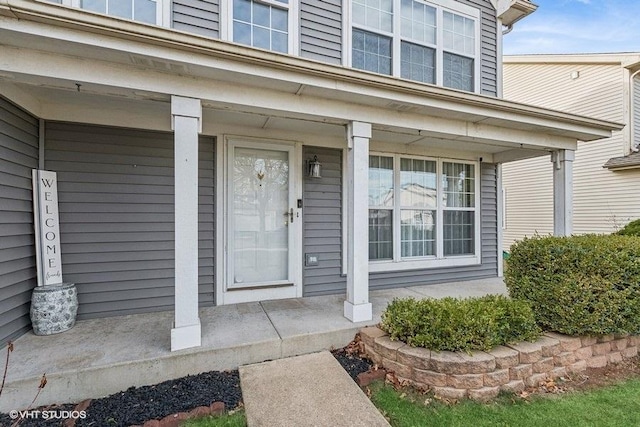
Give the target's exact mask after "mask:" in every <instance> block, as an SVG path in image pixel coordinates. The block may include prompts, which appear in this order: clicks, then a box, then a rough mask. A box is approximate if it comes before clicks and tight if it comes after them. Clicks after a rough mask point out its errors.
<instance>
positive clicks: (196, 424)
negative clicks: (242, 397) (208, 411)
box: [184, 411, 247, 427]
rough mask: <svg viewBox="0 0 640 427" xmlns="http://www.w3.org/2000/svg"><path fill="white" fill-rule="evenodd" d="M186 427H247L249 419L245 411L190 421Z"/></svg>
mask: <svg viewBox="0 0 640 427" xmlns="http://www.w3.org/2000/svg"><path fill="white" fill-rule="evenodd" d="M184 426H185V427H246V426H247V418H246V417H245V415H244V411H237V412H234V413H232V414H223V415H218V416H211V417H204V418H198V419H195V420H188V421H187V422H186V423H185V424H184Z"/></svg>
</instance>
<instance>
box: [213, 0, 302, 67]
mask: <svg viewBox="0 0 640 427" xmlns="http://www.w3.org/2000/svg"><path fill="white" fill-rule="evenodd" d="M254 1H257V2H259V3H264V4H266V5H269V6H274V7H277V8H279V9H286V10H288V11H289V14H288V18H289V22H288V25H289V28H288V36H289V46H288V52H287V54H289V55H299V54H300V41H299V40H300V25H299V13H300V11H299V9H300V7H299V2H298V1H297V0H289V3H287V4H285V3H280V2H278V1H274V0H254ZM219 7H220V9H219V11H220V12H219V13H220V39H221V40H226V41H229V42H233V0H230V1H224V0H223V1H221V2H220V6H219ZM243 46H246V45H243ZM250 47H252V46H250ZM256 49H259V48H256ZM271 52H275V51H271ZM275 53H282V52H275Z"/></svg>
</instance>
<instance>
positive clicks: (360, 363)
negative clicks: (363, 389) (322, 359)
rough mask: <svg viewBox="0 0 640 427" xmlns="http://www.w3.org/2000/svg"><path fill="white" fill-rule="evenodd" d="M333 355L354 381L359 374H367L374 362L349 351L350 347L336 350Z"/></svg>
mask: <svg viewBox="0 0 640 427" xmlns="http://www.w3.org/2000/svg"><path fill="white" fill-rule="evenodd" d="M332 353H333V357H335V358H336V359H337V360H338V362H340V364H341V365H342V367H343V368H344V370H345V371H347V373H348V374H349V375H350V376H351V378H353V380H354V381H355V380H356V378H357V377H358V374H360V373H362V372H367V371H368V370H369V369H371V367H372V366H373V362H372V361H370V360H369V359H367V358H364V357H362V356H360V355H358V354H357V352H352V351H349V347H345V348H340V349H338V350H334V351H332Z"/></svg>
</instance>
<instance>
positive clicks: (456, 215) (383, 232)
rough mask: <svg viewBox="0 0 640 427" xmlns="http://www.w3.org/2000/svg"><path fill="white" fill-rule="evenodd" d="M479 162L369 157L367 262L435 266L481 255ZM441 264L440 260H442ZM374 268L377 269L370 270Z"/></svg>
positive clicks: (475, 258) (399, 156) (392, 156)
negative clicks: (429, 263) (443, 262)
mask: <svg viewBox="0 0 640 427" xmlns="http://www.w3.org/2000/svg"><path fill="white" fill-rule="evenodd" d="M477 173H478V164H477V163H475V162H463V161H454V160H443V159H429V158H421V157H415V156H401V155H387V154H371V155H370V156H369V260H370V261H372V266H373V265H374V264H375V263H378V262H382V263H386V264H389V263H398V264H397V265H398V266H401V264H403V263H411V265H412V266H413V267H415V268H419V267H420V262H421V261H430V262H431V263H432V264H436V265H437V263H438V262H440V261H442V260H447V259H451V258H465V257H466V258H468V257H472V258H473V259H472V260H470V261H469V262H468V263H477V262H478V259H479V249H478V248H479V246H478V239H479V224H478V221H479V208H478V205H479V194H478V192H479V182H478V180H479V177H478V175H477ZM441 264H442V263H441ZM372 270H373V271H375V269H372Z"/></svg>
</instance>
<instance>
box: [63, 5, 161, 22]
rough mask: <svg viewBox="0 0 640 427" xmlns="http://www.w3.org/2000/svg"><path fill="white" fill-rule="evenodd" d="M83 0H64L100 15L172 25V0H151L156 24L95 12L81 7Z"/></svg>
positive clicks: (130, 19)
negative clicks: (154, 8)
mask: <svg viewBox="0 0 640 427" xmlns="http://www.w3.org/2000/svg"><path fill="white" fill-rule="evenodd" d="M81 1H82V0H62V4H63V5H64V6H69V7H75V8H78V9H80V10H83V11H85V12H88V13H98V14H100V15H106V16H110V17H112V18H118V19H127V20H129V21H134V22H138V23H140V24H146V25H159V26H161V27H166V28H170V27H171V2H170V0H151V1H153V2H155V3H156V22H155V24H149V23H147V22H142V21H136V20H135V19H132V18H122V17H121V16H115V15H109V14H106V13H100V12H94V11H92V10H87V9H84V8H82V7H81Z"/></svg>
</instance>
